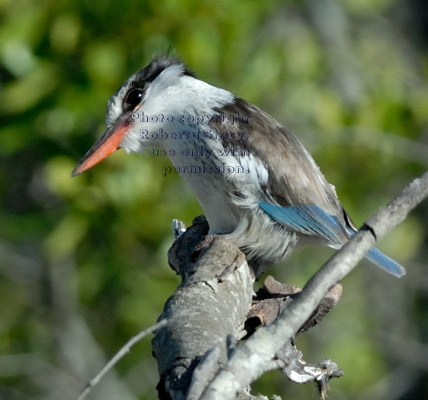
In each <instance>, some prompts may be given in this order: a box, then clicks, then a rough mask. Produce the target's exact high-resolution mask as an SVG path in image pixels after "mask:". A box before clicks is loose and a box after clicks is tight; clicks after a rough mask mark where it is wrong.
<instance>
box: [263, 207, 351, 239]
mask: <svg viewBox="0 0 428 400" xmlns="http://www.w3.org/2000/svg"><path fill="white" fill-rule="evenodd" d="M259 206H260V208H261V209H262V210H263V211H264V212H266V213H267V214H268V215H269V216H270V217H271V218H272V219H273V220H275V221H276V222H279V223H280V224H283V225H286V226H288V227H289V228H290V229H293V230H294V231H297V232H299V233H302V234H304V235H312V236H313V235H317V236H321V237H323V238H324V239H327V240H328V241H330V242H332V243H334V244H340V243H342V241H343V240H341V237H343V235H344V230H343V227H342V225H341V224H340V222H339V220H338V219H337V218H336V217H334V216H333V215H330V214H328V213H326V212H325V211H323V210H322V209H321V208H319V207H318V206H316V205H315V204H310V205H303V206H299V207H295V206H289V207H282V206H277V205H275V204H271V203H268V202H266V201H262V200H261V201H259Z"/></svg>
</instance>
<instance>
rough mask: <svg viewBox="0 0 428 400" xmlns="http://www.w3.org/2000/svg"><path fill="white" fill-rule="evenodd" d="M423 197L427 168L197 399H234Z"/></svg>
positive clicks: (243, 346) (238, 351) (427, 182)
mask: <svg viewBox="0 0 428 400" xmlns="http://www.w3.org/2000/svg"><path fill="white" fill-rule="evenodd" d="M427 196H428V172H427V173H425V174H424V175H423V176H422V177H421V178H418V179H415V180H414V181H413V182H411V183H410V184H409V185H408V186H407V187H406V188H405V189H404V190H403V192H402V193H401V194H400V195H399V196H398V197H397V198H396V199H395V200H394V201H392V202H391V203H390V204H389V205H387V206H386V207H383V208H381V209H380V210H379V211H378V212H377V213H376V214H375V215H374V216H372V217H371V218H369V219H368V220H367V222H366V224H365V225H364V226H363V228H362V229H360V230H359V231H358V233H357V234H356V235H355V236H354V237H353V238H352V239H351V240H350V241H349V242H347V243H346V244H345V245H344V246H343V248H342V249H341V250H340V251H339V252H337V253H336V254H335V255H334V256H333V257H332V258H331V259H330V260H329V261H328V262H327V263H326V264H325V265H324V266H323V267H322V268H321V269H320V270H319V271H318V272H317V273H316V274H315V275H314V276H313V277H312V278H311V279H310V280H309V281H308V283H307V284H306V286H305V287H304V289H303V291H302V292H301V294H300V296H299V297H298V298H297V299H296V300H295V301H293V302H292V303H291V304H290V305H289V306H288V307H287V308H285V309H284V311H283V312H282V314H281V315H280V317H279V318H278V319H277V320H276V321H275V323H273V324H271V325H269V326H266V327H265V328H263V329H259V330H258V331H256V332H255V333H254V335H252V336H251V337H250V338H249V339H248V340H247V341H245V342H241V343H240V345H239V346H238V347H237V349H236V351H235V352H234V354H233V355H232V356H231V357H230V359H229V361H228V363H227V364H226V366H225V367H224V368H222V369H221V370H220V371H219V372H218V374H217V375H216V377H215V378H214V379H213V381H212V382H211V383H210V384H209V386H208V387H207V389H206V390H205V391H204V393H203V394H202V396H201V397H200V399H201V400H228V399H230V400H232V399H235V398H236V395H237V394H238V393H240V392H241V391H242V390H244V388H246V387H248V386H249V385H250V384H251V382H253V381H254V380H255V379H257V378H258V377H259V376H260V375H261V373H263V371H264V370H266V365H267V364H269V363H270V362H271V360H272V359H274V358H275V357H276V355H277V353H278V352H279V351H280V350H281V348H282V347H283V346H284V344H285V343H287V342H288V341H289V340H290V339H291V338H293V337H294V335H295V334H296V333H297V331H298V330H299V328H300V327H301V326H302V325H303V324H304V322H305V321H306V320H307V319H308V318H309V317H310V315H311V313H312V312H313V310H314V309H315V308H316V307H317V305H318V304H319V303H320V301H321V300H322V298H323V297H324V296H325V294H326V293H327V292H328V290H329V289H330V288H331V287H332V286H333V285H334V284H336V283H337V282H338V281H340V280H341V279H343V277H345V276H346V275H347V274H348V273H349V272H350V271H351V270H352V269H353V268H354V266H355V265H356V264H357V263H358V261H359V260H360V259H361V258H363V257H364V255H365V254H366V252H367V251H368V250H369V249H370V248H372V247H373V246H374V244H375V237H376V238H377V239H381V238H383V237H384V236H385V235H386V234H387V233H388V232H389V231H390V230H392V229H393V228H394V227H395V226H397V225H398V224H399V223H401V222H402V221H403V220H404V219H405V218H406V216H407V214H408V213H409V212H410V211H411V210H412V209H413V208H414V207H415V206H416V205H418V204H419V203H420V202H421V201H422V200H423V199H424V198H425V197H427ZM366 226H367V227H370V230H372V231H373V232H375V235H373V234H372V233H371V232H370V231H369V229H367V227H366Z"/></svg>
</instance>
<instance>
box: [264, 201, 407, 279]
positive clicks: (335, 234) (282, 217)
mask: <svg viewBox="0 0 428 400" xmlns="http://www.w3.org/2000/svg"><path fill="white" fill-rule="evenodd" d="M259 206H260V208H261V209H262V210H263V211H264V212H265V213H266V214H268V215H269V216H270V217H271V218H272V219H273V220H274V221H276V222H278V223H280V224H282V225H285V226H288V227H289V228H290V229H292V230H294V231H296V232H299V233H302V234H304V235H318V236H321V237H322V238H324V239H327V240H328V241H330V242H331V243H332V244H338V245H341V244H343V237H344V235H346V234H347V236H348V237H352V236H353V235H354V234H355V231H354V230H353V229H351V228H350V227H348V226H343V225H342V224H341V223H340V222H339V220H338V219H337V218H336V217H335V216H333V215H330V214H328V213H326V212H325V211H323V210H322V209H321V208H319V207H318V206H316V205H315V204H311V205H303V206H299V207H295V206H289V207H282V206H278V205H275V204H271V203H268V202H266V201H262V200H261V201H259ZM345 232H346V234H345ZM345 237H346V236H345ZM366 258H367V259H368V260H369V261H371V262H372V263H373V264H375V265H377V266H378V267H380V268H382V269H383V270H385V271H386V272H389V273H390V274H392V275H395V276H398V277H401V276H403V275H405V273H406V270H405V269H404V268H403V267H402V266H401V265H400V264H398V263H397V262H396V261H394V260H393V259H392V258H389V257H388V256H386V255H385V254H383V253H382V252H380V251H379V250H378V249H376V248H372V249H370V250H369V252H368V253H367V254H366Z"/></svg>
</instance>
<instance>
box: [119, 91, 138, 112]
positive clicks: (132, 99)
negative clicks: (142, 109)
mask: <svg viewBox="0 0 428 400" xmlns="http://www.w3.org/2000/svg"><path fill="white" fill-rule="evenodd" d="M142 98H143V89H140V88H136V89H131V90H130V91H129V92H128V93H127V94H126V96H125V98H124V99H123V109H124V110H125V111H128V110H133V109H134V108H135V107H136V106H137V105H138V104H140V102H141V99H142Z"/></svg>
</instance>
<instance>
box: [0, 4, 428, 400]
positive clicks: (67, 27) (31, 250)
mask: <svg viewBox="0 0 428 400" xmlns="http://www.w3.org/2000/svg"><path fill="white" fill-rule="evenodd" d="M419 3H420V4H423V2H422V1H419V2H418V1H416V0H415V1H414V2H399V1H394V0H377V1H372V0H370V1H369V0H346V1H343V0H342V1H341V0H336V1H334V0H323V1H316V0H314V1H306V2H298V1H292V0H289V1H270V2H261V1H256V0H250V1H243V0H238V1H233V2H229V1H224V0H222V1H216V2H214V1H196V0H185V1H182V0H167V1H164V2H159V1H153V0H140V1H137V0H127V1H123V2H119V1H101V0H96V1H91V2H90V1H70V0H62V1H52V0H42V1H31V0H18V1H12V0H2V1H0V21H1V24H0V79H1V81H0V119H1V121H2V122H1V125H0V204H1V208H0V304H1V306H0V398H5V399H15V398H16V399H18V398H34V399H37V398H40V399H47V398H49V399H50V398H52V399H54V398H69V397H70V398H73V397H75V396H76V393H77V392H78V391H79V390H80V388H82V387H83V385H84V383H85V382H86V380H88V379H89V378H90V377H92V376H93V375H94V374H95V373H96V372H97V370H98V369H99V368H100V367H101V366H102V365H103V363H104V360H103V356H102V355H100V354H102V353H103V354H105V356H104V357H109V356H111V355H112V354H113V353H114V352H115V351H116V350H117V349H118V348H119V347H120V346H121V345H122V344H123V343H124V342H125V341H126V340H127V339H128V338H129V337H131V336H133V335H134V334H135V333H136V332H137V331H139V330H140V329H142V328H144V327H147V326H149V325H152V324H153V323H154V322H155V320H156V318H157V316H158V315H159V314H160V313H161V311H162V307H163V304H164V302H165V300H166V299H167V298H168V296H169V294H170V293H171V292H172V291H173V290H174V288H175V287H176V286H177V284H178V278H177V277H176V276H175V274H174V272H173V271H171V270H170V269H169V268H168V266H167V257H166V252H167V249H168V248H169V246H170V244H171V243H172V241H173V237H172V232H171V228H170V227H171V220H172V219H173V218H179V219H181V220H183V221H185V222H186V224H190V223H191V221H192V218H193V217H195V216H197V215H199V214H201V209H200V207H199V205H198V204H197V202H196V200H195V199H194V198H193V196H192V194H191V193H190V192H189V191H188V190H187V189H186V188H185V187H184V183H183V182H182V181H180V180H179V179H178V178H177V176H170V177H162V176H161V173H160V171H161V167H162V165H163V164H164V163H165V160H158V159H155V158H153V157H151V156H149V155H146V156H140V155H130V156H126V155H125V154H121V153H120V152H117V153H115V154H114V155H112V156H111V157H109V158H108V159H107V160H105V161H103V163H101V164H100V165H97V166H96V167H95V168H94V169H93V170H91V171H89V172H87V173H85V174H83V175H82V176H79V177H77V178H73V179H71V178H70V173H71V171H72V169H73V167H74V165H75V164H76V162H77V161H78V160H79V159H80V157H81V156H82V155H83V154H84V153H85V152H86V150H87V149H88V148H89V147H90V145H91V144H92V143H93V142H94V141H95V139H96V138H97V137H98V136H99V135H101V134H102V132H103V130H104V128H105V126H104V122H103V121H104V112H105V111H104V110H105V107H106V104H107V100H108V98H109V97H110V95H111V94H113V93H114V91H115V90H117V88H118V87H119V86H120V85H121V84H122V82H123V81H124V80H125V79H126V78H127V77H128V76H129V75H130V74H131V73H133V72H134V71H135V70H137V69H139V68H141V67H142V66H144V65H145V64H146V63H147V62H148V61H149V59H150V58H151V56H152V55H154V54H159V53H165V52H168V51H170V52H172V53H176V54H178V55H181V56H182V57H183V59H184V61H185V62H186V63H187V64H189V66H190V67H191V68H192V69H193V70H194V71H195V72H196V73H197V75H198V76H200V77H201V79H204V80H206V81H208V82H211V83H212V84H215V85H219V86H221V87H224V88H226V89H229V90H231V91H232V92H234V93H235V94H237V95H239V96H241V97H243V98H246V99H248V100H250V101H252V102H254V103H256V104H258V105H259V106H261V107H262V108H264V109H265V110H267V111H268V112H270V113H271V114H272V115H274V116H275V117H277V119H278V120H279V121H282V122H284V123H285V125H287V126H288V127H289V128H291V129H292V130H293V131H295V132H296V133H297V134H298V136H299V137H300V138H301V139H302V141H303V142H304V143H305V144H306V145H307V147H308V148H310V149H311V151H312V153H313V155H314V157H315V158H316V160H317V162H319V164H320V165H321V168H322V170H323V171H324V173H325V174H326V176H327V178H328V179H329V181H330V182H332V183H334V184H335V185H336V189H337V192H338V194H339V197H340V198H341V200H342V202H343V203H344V205H345V207H346V208H347V209H348V211H349V212H350V214H351V215H353V216H354V218H355V220H356V222H357V224H360V223H361V222H362V221H363V220H364V219H365V218H366V217H368V216H369V215H370V214H371V213H372V212H373V211H375V210H376V209H377V208H378V207H380V206H381V205H383V204H385V203H386V202H388V201H389V200H390V199H392V198H393V196H394V195H395V194H397V193H398V191H399V190H400V189H401V188H402V187H403V186H404V185H405V184H406V183H407V182H408V181H409V180H411V179H412V178H413V177H415V176H417V175H418V174H420V173H421V172H422V171H424V170H425V169H426V167H427V164H428V145H427V135H426V132H427V129H428V90H427V77H428V68H427V66H428V62H427V42H426V30H425V31H424V30H423V29H424V28H423V27H424V21H425V23H426V19H425V20H424V19H423V18H424V16H423V15H422V13H418V12H416V11H415V8H414V7H416V5H417V4H419ZM320 5H321V6H320ZM401 15H405V18H401V17H400V16H401ZM425 18H426V17H425ZM409 26H411V27H414V29H412V32H411V33H408V32H409ZM425 26H426V25H425ZM424 34H425V36H424ZM427 219H428V208H427V206H426V204H425V205H423V206H421V207H420V209H419V210H417V211H415V212H414V213H413V214H412V216H411V218H410V219H408V220H407V221H406V222H405V223H404V224H403V225H402V227H400V228H399V229H397V230H396V231H395V232H393V233H392V234H391V236H390V237H389V238H388V239H387V240H385V243H384V246H385V247H384V249H385V250H387V252H388V254H389V255H391V256H392V257H394V258H396V259H397V260H398V261H400V262H401V263H403V264H404V265H406V266H407V267H408V276H407V277H406V278H404V279H403V280H401V281H397V280H393V279H392V278H389V277H388V276H385V275H384V274H383V273H381V272H379V271H375V270H374V269H371V268H370V267H368V266H367V267H366V266H361V267H360V268H359V269H358V270H356V271H355V273H354V274H352V276H350V277H348V278H347V279H346V280H345V282H344V300H343V302H344V303H345V304H346V307H344V306H341V305H339V306H338V311H334V312H333V313H332V314H331V316H329V317H328V318H327V319H326V321H325V322H323V323H322V324H321V326H319V327H317V328H316V329H315V330H314V332H312V333H310V334H308V335H307V337H306V338H305V337H302V339H300V340H299V345H300V346H301V347H302V349H304V350H305V352H306V353H305V354H308V355H310V357H311V358H312V361H318V360H317V358H326V357H331V358H332V359H334V360H335V361H337V362H338V364H339V365H340V366H341V367H342V368H343V369H344V370H345V377H344V378H342V379H340V380H337V381H335V382H333V383H332V394H331V398H332V399H348V398H360V397H362V396H366V397H365V398H374V397H373V396H371V394H373V393H376V395H377V393H383V395H382V396H384V397H376V398H386V397H388V393H389V392H388V385H387V383H388V379H392V377H391V376H390V374H391V373H392V371H394V370H395V369H397V370H404V371H407V370H410V369H411V370H412V371H413V373H414V379H413V381H411V382H413V383H409V381H406V382H403V383H402V387H401V389H402V390H403V396H402V397H400V398H402V399H404V398H426V397H427V395H428V393H426V387H425V389H424V387H423V385H422V384H420V385H418V382H423V381H424V379H425V381H426V379H427V368H426V366H425V367H424V368H423V367H421V366H419V367H418V368H419V369H415V365H413V364H412V357H411V356H408V357H407V359H406V358H405V359H402V358H401V357H400V354H401V353H400V351H405V350H403V349H406V344H407V340H411V341H415V342H417V341H424V340H425V341H426V337H427V336H426V332H427V325H426V324H427V318H426V302H425V303H423V301H421V300H420V299H426V298H427V288H426V285H425V286H424V285H423V284H422V283H421V278H423V277H424V273H425V271H424V269H426V258H427V256H428V254H427V232H428V231H427ZM381 247H382V246H381ZM328 254H330V253H328V252H325V251H324V250H320V249H318V248H316V249H315V248H314V249H308V250H304V251H300V252H297V253H296V254H295V255H293V256H292V257H291V258H290V259H288V260H286V261H285V262H283V263H282V264H281V266H278V267H277V268H274V269H272V270H271V271H270V272H271V273H272V274H274V275H275V276H276V277H277V278H278V279H282V280H283V281H286V282H290V283H298V284H300V285H302V284H304V282H305V280H307V278H308V277H309V276H310V274H311V273H312V272H313V271H314V270H316V269H317V268H318V267H319V266H320V263H321V262H320V257H319V255H325V257H327V256H328ZM415 299H417V300H415ZM424 307H425V308H424ZM73 332H79V334H77V333H76V335H75V336H73V335H72V333H73ZM422 333H425V335H423V334H422ZM79 335H80V336H79ZM85 335H86V336H85ZM396 337H400V338H401V341H399V343H400V346H401V348H400V349H398V350H397V347H394V346H392V345H390V344H389V343H390V339H391V340H392V338H396ZM76 338H77V339H76ZM79 338H80V339H79ZM88 338H90V340H89V339H88ZM79 340H80V341H79ZM100 349H102V350H101V351H100ZM409 353H410V350H409ZM22 356H25V362H21V361H19V360H21V359H20V358H19V357H22ZM155 368H156V367H155V361H154V360H153V359H152V358H151V350H150V343H149V341H145V342H144V343H142V344H140V345H139V346H137V347H136V348H135V349H134V350H133V351H132V353H131V354H130V355H129V356H127V358H126V359H125V360H123V361H122V362H121V363H119V365H118V366H117V374H118V376H119V378H118V376H114V377H111V378H110V379H109V377H108V378H107V380H110V381H111V382H112V383H111V384H112V385H113V384H116V383H117V382H118V381H119V380H121V382H122V385H123V386H121V387H122V391H114V390H112V391H110V392H107V391H105V392H102V389H96V390H95V391H94V397H93V398H96V396H98V395H99V396H100V397H101V396H103V398H140V399H153V398H155V396H156V392H155V385H156V379H157V378H156V375H155V374H154V370H155ZM412 368H413V369H412ZM36 372H37V374H36ZM41 375H42V377H41ZM47 378H49V379H47ZM381 382H385V384H383V383H381ZM103 385H107V383H104V382H103V383H101V385H100V386H103ZM406 385H407V386H406ZM115 387H116V389H115V390H118V389H117V387H118V386H115ZM58 388H60V389H58ZM257 389H258V390H260V391H261V392H264V393H271V394H273V393H278V394H280V395H282V396H284V398H301V397H302V396H303V394H306V395H307V397H308V398H316V394H315V393H314V389H313V388H312V387H308V388H304V387H295V386H294V385H291V384H289V383H288V382H287V381H284V379H283V378H282V377H280V376H279V374H271V375H269V374H268V375H267V376H266V377H264V378H262V379H261V381H260V382H258V384H257ZM56 390H58V391H59V392H60V393H61V395H60V396H58V392H56ZM97 390H99V392H97ZM423 390H425V392H424V391H423ZM376 391H377V392H376ZM131 393H133V394H134V397H133V395H131ZM406 393H412V396H413V397H406ZM415 393H416V394H415ZM367 396H369V397H367ZM379 396H381V395H379ZM408 396H410V395H408Z"/></svg>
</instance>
